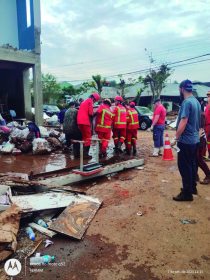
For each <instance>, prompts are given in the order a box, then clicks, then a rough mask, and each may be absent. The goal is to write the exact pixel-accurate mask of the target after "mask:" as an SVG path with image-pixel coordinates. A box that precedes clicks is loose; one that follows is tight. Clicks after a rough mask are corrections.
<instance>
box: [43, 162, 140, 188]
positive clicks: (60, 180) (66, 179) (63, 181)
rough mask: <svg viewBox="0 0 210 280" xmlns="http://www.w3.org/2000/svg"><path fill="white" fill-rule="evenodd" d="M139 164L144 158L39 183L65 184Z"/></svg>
mask: <svg viewBox="0 0 210 280" xmlns="http://www.w3.org/2000/svg"><path fill="white" fill-rule="evenodd" d="M141 165H144V159H132V160H127V161H123V162H119V163H115V164H111V165H107V166H105V167H104V169H103V171H102V172H100V173H97V174H94V175H91V176H85V177H84V176H81V175H79V174H73V173H72V174H68V175H64V176H59V177H53V178H48V179H45V180H41V181H39V183H41V184H48V185H50V186H55V187H56V186H65V185H68V184H72V183H76V182H80V181H85V180H88V179H92V178H97V177H101V176H104V175H107V174H111V173H115V172H119V171H123V170H126V169H130V168H134V167H137V166H141Z"/></svg>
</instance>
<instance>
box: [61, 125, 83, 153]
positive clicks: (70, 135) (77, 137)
mask: <svg viewBox="0 0 210 280" xmlns="http://www.w3.org/2000/svg"><path fill="white" fill-rule="evenodd" d="M65 138H66V145H67V147H70V146H71V144H73V154H74V156H76V157H79V155H80V143H73V142H72V140H82V134H81V132H80V131H79V130H78V131H75V132H74V133H65Z"/></svg>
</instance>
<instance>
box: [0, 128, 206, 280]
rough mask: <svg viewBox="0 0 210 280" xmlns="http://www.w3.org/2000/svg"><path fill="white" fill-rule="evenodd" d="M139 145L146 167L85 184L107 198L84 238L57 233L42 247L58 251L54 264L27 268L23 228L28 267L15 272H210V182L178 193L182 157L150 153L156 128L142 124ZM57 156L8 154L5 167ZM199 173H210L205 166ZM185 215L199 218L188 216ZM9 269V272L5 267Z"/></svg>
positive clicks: (97, 275) (132, 275)
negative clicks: (189, 196) (184, 195)
mask: <svg viewBox="0 0 210 280" xmlns="http://www.w3.org/2000/svg"><path fill="white" fill-rule="evenodd" d="M169 134H170V135H173V132H171V131H170V132H169ZM138 146H139V147H138V150H139V151H138V156H139V157H140V158H142V157H144V159H145V166H144V169H143V170H137V169H132V170H130V171H126V172H122V173H119V174H117V175H116V176H113V177H111V180H108V179H107V177H105V178H101V179H97V180H93V181H92V182H90V183H88V184H87V183H86V184H84V183H83V184H82V185H81V187H84V189H87V194H89V195H93V196H96V197H98V198H100V199H101V200H103V205H102V207H101V208H100V210H99V211H98V212H97V214H96V216H95V218H94V219H93V221H92V222H91V224H90V226H89V228H88V230H87V232H86V234H85V236H84V238H83V240H82V241H75V240H73V239H70V238H68V237H63V236H62V237H61V236H57V237H55V238H53V241H54V245H52V246H51V247H48V248H44V245H41V246H40V247H39V249H38V250H37V252H41V253H42V254H49V255H55V257H56V262H55V264H54V265H53V266H49V265H48V266H46V267H42V268H41V271H36V270H32V268H30V266H29V264H28V262H27V267H26V270H25V267H24V260H23V259H21V250H22V249H23V251H24V248H26V247H27V246H29V245H31V244H29V243H30V242H31V241H27V239H25V242H24V245H23V242H22V241H21V240H23V238H22V237H21V236H19V240H20V242H19V251H18V252H19V255H17V256H16V257H17V258H19V259H20V260H21V262H22V266H23V270H22V273H21V274H20V275H19V276H17V277H14V279H32V280H33V279H38V280H41V279H50V280H54V279H55V280H56V279H62V280H73V279H74V280H121V279H125V280H153V279H154V280H159V279H164V280H169V279H170V280H172V279H178V280H185V279H205V280H208V279H210V211H209V210H210V185H209V186H203V185H200V184H198V192H199V194H198V195H197V196H195V197H194V201H193V202H175V201H173V200H172V196H173V195H177V194H178V193H179V191H180V187H181V179H180V176H179V172H178V169H177V164H176V160H173V161H163V160H162V159H161V157H159V158H152V157H149V154H150V152H151V150H152V136H151V132H139V140H138ZM174 155H175V152H174ZM29 157H30V156H29ZM50 157H51V160H52V157H53V156H52V155H51V156H49V157H43V156H42V157H38V156H37V158H36V159H34V157H33V159H29V158H27V156H25V157H22V158H21V157H19V158H18V157H16V159H15V158H14V157H5V156H4V157H3V156H1V172H6V171H11V170H13V171H16V172H17V171H19V172H26V170H28V171H29V163H30V169H32V168H33V170H34V171H35V173H37V172H41V171H45V170H46V166H47V165H48V168H50V170H52V169H53V168H52V165H53V164H52V162H51V160H50ZM66 157H67V156H63V155H62V156H60V157H58V158H57V163H56V164H57V167H58V168H59V167H65V166H64V165H68V166H69V164H70V165H71V162H70V161H69V159H68V157H67V161H66V162H65V164H64V161H65V159H66ZM20 162H21V164H20ZM59 162H60V163H59ZM5 163H6V164H5ZM2 164H3V166H2ZM56 164H55V166H56ZM199 175H200V177H201V179H202V178H204V174H203V173H202V172H201V171H199ZM95 182H96V183H97V184H93V183H95ZM141 213H142V214H143V215H138V214H141ZM184 218H187V219H191V220H195V223H194V224H182V223H181V222H180V220H181V219H184ZM39 268H40V267H39ZM25 273H26V275H25ZM1 275H2V278H0V279H4V276H3V275H4V273H3V272H2V273H1Z"/></svg>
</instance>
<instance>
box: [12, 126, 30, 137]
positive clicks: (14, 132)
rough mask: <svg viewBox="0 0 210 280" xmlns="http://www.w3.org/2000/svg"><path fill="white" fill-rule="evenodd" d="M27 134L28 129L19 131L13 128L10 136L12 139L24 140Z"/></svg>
mask: <svg viewBox="0 0 210 280" xmlns="http://www.w3.org/2000/svg"><path fill="white" fill-rule="evenodd" d="M28 134H29V129H28V128H24V129H23V130H21V129H19V128H13V129H12V132H11V134H10V136H11V137H12V138H19V139H23V140H24V139H26V138H27V136H28Z"/></svg>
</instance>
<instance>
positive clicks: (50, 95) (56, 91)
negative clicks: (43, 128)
mask: <svg viewBox="0 0 210 280" xmlns="http://www.w3.org/2000/svg"><path fill="white" fill-rule="evenodd" d="M42 92H43V102H44V103H51V102H56V101H57V100H58V98H59V97H60V94H61V88H60V85H59V83H58V82H57V80H56V78H55V76H53V75H52V74H49V73H47V74H42Z"/></svg>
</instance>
